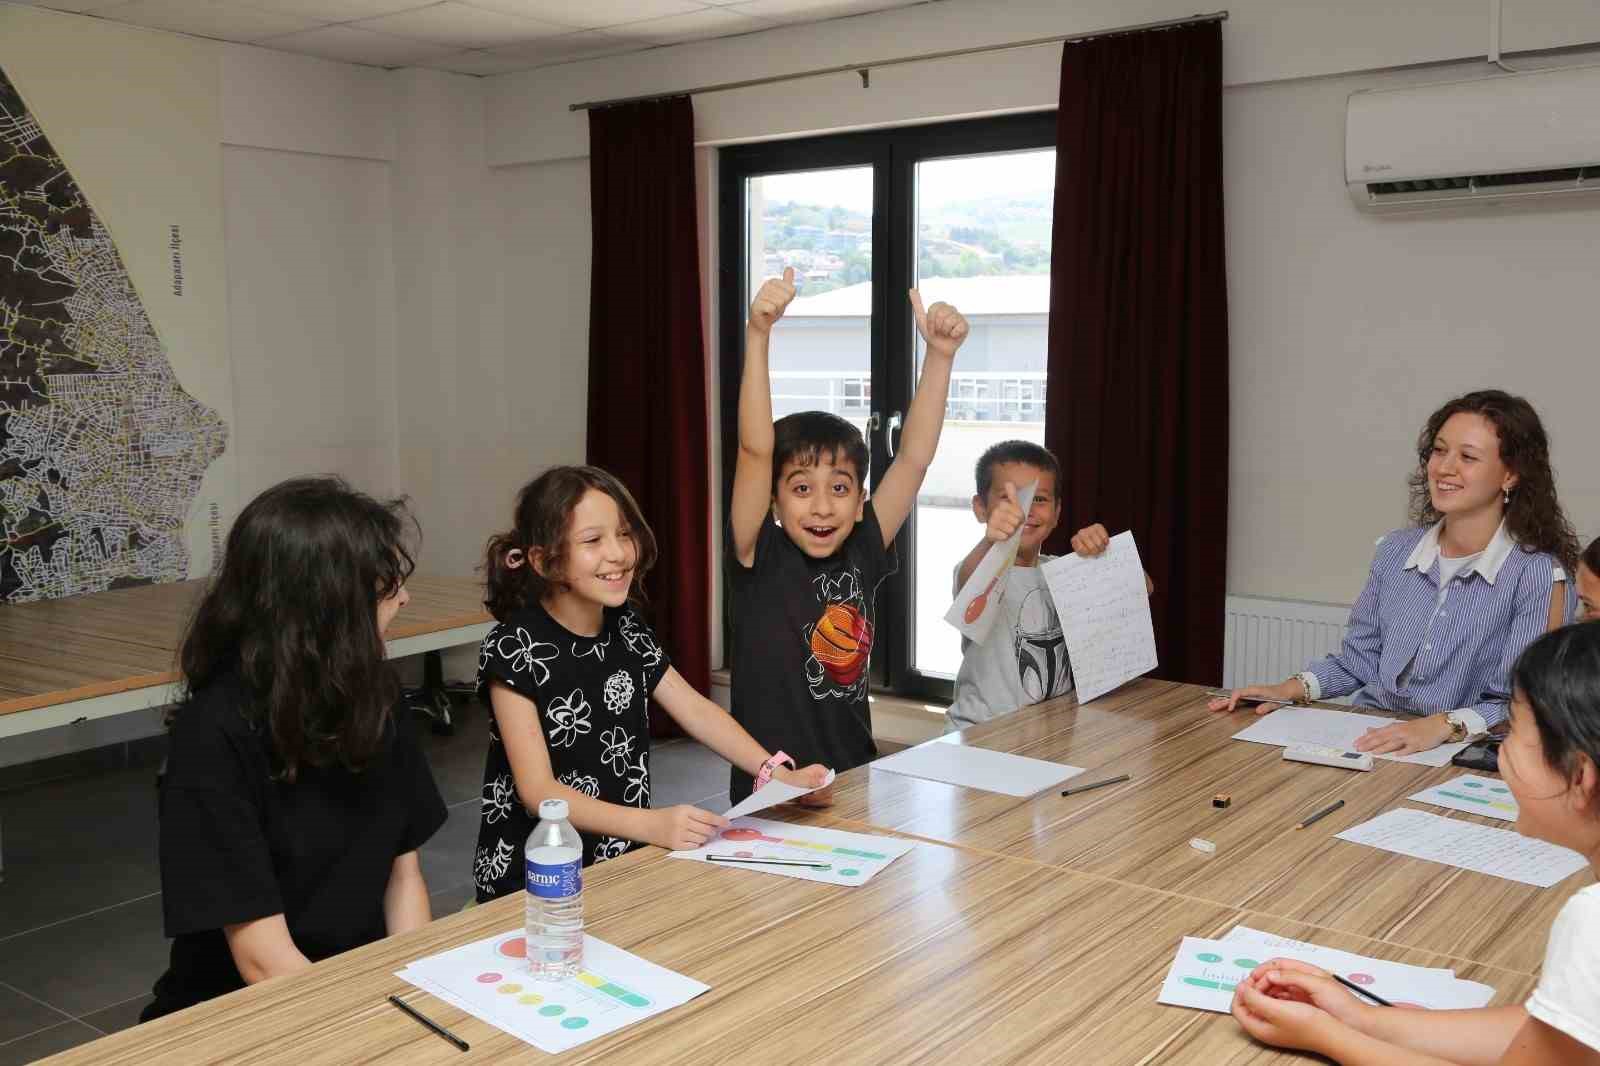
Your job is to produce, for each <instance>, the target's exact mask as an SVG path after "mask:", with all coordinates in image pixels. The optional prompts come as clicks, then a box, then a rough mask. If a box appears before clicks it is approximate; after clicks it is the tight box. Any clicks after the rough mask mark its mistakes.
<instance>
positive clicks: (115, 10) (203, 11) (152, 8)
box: [95, 0, 326, 41]
mask: <svg viewBox="0 0 1600 1066" xmlns="http://www.w3.org/2000/svg"><path fill="white" fill-rule="evenodd" d="M95 14H97V15H98V16H100V17H101V18H106V19H110V20H112V21H113V22H127V23H131V24H132V25H135V26H150V27H153V28H155V29H158V30H172V31H174V32H177V33H189V34H194V35H195V36H197V37H214V38H217V39H219V40H223V41H259V40H261V39H262V38H263V37H276V36H278V35H279V34H284V33H293V32H294V31H296V30H304V29H309V28H311V27H313V26H321V25H323V24H324V23H325V22H326V20H325V19H320V18H308V17H306V16H304V15H285V14H280V13H277V12H272V11H259V10H257V9H255V8H250V7H236V6H233V5H231V4H222V3H216V2H214V0H133V2H132V3H129V4H119V5H117V6H116V7H112V8H106V9H105V10H103V11H97V12H95Z"/></svg>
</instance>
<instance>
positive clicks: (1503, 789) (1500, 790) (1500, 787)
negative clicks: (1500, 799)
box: [1489, 785, 1511, 796]
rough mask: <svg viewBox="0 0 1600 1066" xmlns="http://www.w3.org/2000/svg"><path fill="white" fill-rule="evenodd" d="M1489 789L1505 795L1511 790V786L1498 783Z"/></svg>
mask: <svg viewBox="0 0 1600 1066" xmlns="http://www.w3.org/2000/svg"><path fill="white" fill-rule="evenodd" d="M1489 791H1490V792H1498V793H1500V794H1501V795H1502V796H1503V795H1505V794H1506V793H1507V792H1510V791H1511V790H1510V789H1509V788H1507V787H1506V786H1504V785H1496V786H1494V787H1493V788H1491V789H1490V790H1489Z"/></svg>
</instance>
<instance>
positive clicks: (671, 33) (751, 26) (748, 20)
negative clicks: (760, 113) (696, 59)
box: [606, 8, 778, 44]
mask: <svg viewBox="0 0 1600 1066" xmlns="http://www.w3.org/2000/svg"><path fill="white" fill-rule="evenodd" d="M776 25H778V23H776V22H772V21H770V20H767V19H758V18H752V17H751V16H749V15H742V14H740V13H739V12H737V11H729V10H727V9H725V8H707V9H706V10H704V11H697V12H695V13H694V14H692V15H672V16H669V17H667V18H664V19H650V20H649V21H648V22H629V23H626V24H624V25H621V26H608V27H607V28H606V33H608V34H610V35H612V36H614V37H624V38H627V39H628V40H633V41H642V42H646V43H649V44H676V43H678V42H680V41H699V40H706V39H708V38H712V37H731V36H733V35H734V34H738V33H754V32H755V31H757V30H768V29H771V28H772V27H774V26H776Z"/></svg>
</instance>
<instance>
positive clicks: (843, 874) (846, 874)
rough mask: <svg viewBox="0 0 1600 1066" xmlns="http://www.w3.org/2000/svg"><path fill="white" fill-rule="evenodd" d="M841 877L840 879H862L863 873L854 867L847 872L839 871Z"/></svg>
mask: <svg viewBox="0 0 1600 1066" xmlns="http://www.w3.org/2000/svg"><path fill="white" fill-rule="evenodd" d="M839 876H840V877H860V876H861V871H860V870H857V869H856V868H855V867H853V866H852V867H850V868H849V869H847V870H840V871H839Z"/></svg>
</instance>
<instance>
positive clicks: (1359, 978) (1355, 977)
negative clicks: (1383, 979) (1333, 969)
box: [1350, 973, 1377, 985]
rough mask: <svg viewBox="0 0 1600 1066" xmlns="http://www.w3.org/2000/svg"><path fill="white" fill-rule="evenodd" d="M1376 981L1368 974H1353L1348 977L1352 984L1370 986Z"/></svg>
mask: <svg viewBox="0 0 1600 1066" xmlns="http://www.w3.org/2000/svg"><path fill="white" fill-rule="evenodd" d="M1376 980H1377V978H1376V977H1373V976H1372V975H1371V974H1370V973H1353V974H1351V975H1350V981H1351V983H1352V984H1358V985H1370V984H1372V983H1373V982H1374V981H1376Z"/></svg>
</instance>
